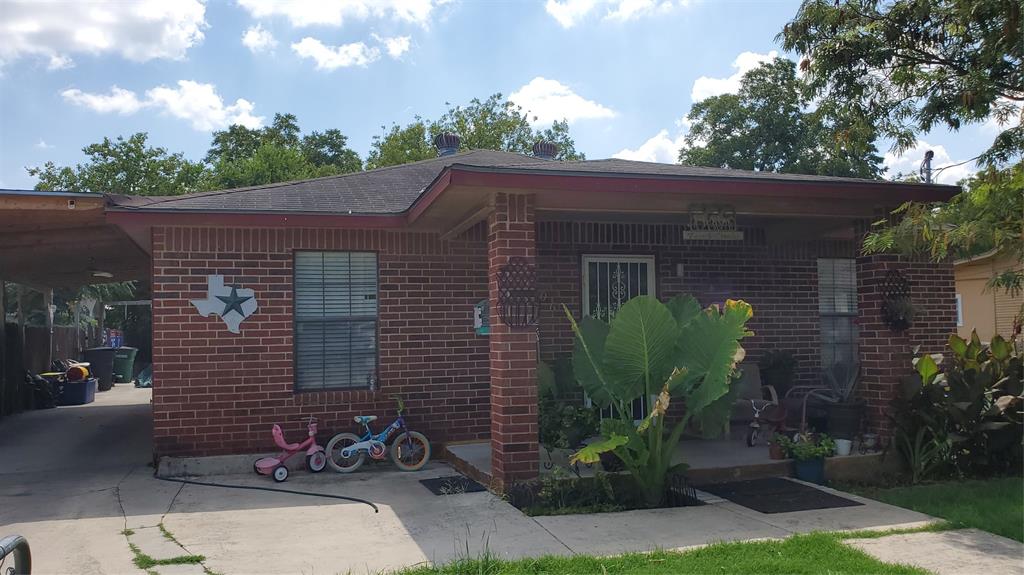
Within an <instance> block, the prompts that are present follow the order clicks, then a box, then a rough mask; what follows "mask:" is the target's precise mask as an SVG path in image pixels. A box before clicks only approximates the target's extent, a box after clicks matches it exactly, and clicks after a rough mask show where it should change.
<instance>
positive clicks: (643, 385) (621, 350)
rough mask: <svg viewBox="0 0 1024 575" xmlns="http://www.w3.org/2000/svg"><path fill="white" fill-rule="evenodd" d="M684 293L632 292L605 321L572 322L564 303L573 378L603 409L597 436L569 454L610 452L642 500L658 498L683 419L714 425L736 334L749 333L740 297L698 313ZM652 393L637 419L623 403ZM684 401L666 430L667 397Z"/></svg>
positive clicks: (736, 347) (734, 359)
mask: <svg viewBox="0 0 1024 575" xmlns="http://www.w3.org/2000/svg"><path fill="white" fill-rule="evenodd" d="M699 310H700V307H699V305H697V303H696V301H694V300H693V298H691V297H689V296H679V297H678V298H676V299H675V300H674V301H672V302H670V303H669V304H668V305H666V304H663V303H661V302H660V301H658V300H657V299H656V298H654V297H651V296H640V297H636V298H633V299H631V300H630V301H629V302H627V303H626V304H625V305H623V306H622V307H621V308H620V309H619V311H618V313H616V314H615V316H614V317H613V318H612V320H611V322H610V323H608V324H605V323H604V322H602V321H600V320H597V319H594V318H591V317H585V318H583V320H582V321H580V322H579V323H577V322H576V320H575V319H574V318H573V317H572V314H570V313H569V310H568V309H567V308H566V309H565V313H566V316H567V317H568V319H569V322H570V324H571V325H572V329H573V332H574V333H575V335H576V349H575V353H574V355H573V364H574V368H575V373H576V377H577V378H578V379H579V381H580V384H581V385H582V386H583V388H584V389H585V390H586V392H587V394H588V396H589V397H590V398H591V400H592V401H593V402H594V404H595V405H597V406H598V407H601V408H604V407H611V408H612V413H613V414H614V415H613V416H612V417H609V418H606V419H604V420H603V421H602V422H601V435H602V436H603V437H604V440H603V441H601V442H598V443H592V444H590V445H589V446H587V448H586V449H585V450H581V452H580V453H578V454H577V456H576V457H577V458H578V459H580V460H581V461H592V460H595V459H596V458H597V457H598V456H599V454H600V453H602V452H612V453H614V454H615V456H616V457H618V458H619V459H620V460H621V461H622V463H623V465H624V466H625V468H626V469H627V470H628V471H629V472H630V474H631V475H632V477H633V479H634V480H635V482H636V484H637V487H638V489H639V490H640V491H641V492H642V493H643V494H644V499H645V501H646V503H647V504H648V505H650V506H655V505H658V504H660V503H661V502H662V501H663V499H664V497H665V481H666V476H667V474H668V472H669V467H670V465H671V461H672V457H673V455H674V454H675V450H676V448H677V446H678V444H679V440H680V439H681V437H682V434H683V431H684V430H685V429H686V428H687V426H688V425H690V424H691V423H694V424H698V425H700V426H701V427H702V429H704V430H705V431H706V432H715V431H719V430H721V429H722V427H723V421H724V419H725V418H727V417H728V410H725V409H718V407H720V405H719V404H721V403H728V402H729V391H730V384H731V382H732V380H733V376H734V373H735V370H736V365H737V364H738V363H739V362H740V361H742V360H743V357H744V353H745V352H744V350H743V348H742V347H741V346H740V343H739V342H740V340H741V339H743V338H744V337H746V336H747V335H750V332H749V331H748V330H747V329H746V322H747V321H748V320H749V319H750V317H751V315H752V311H751V308H750V306H749V305H747V304H746V303H744V302H742V301H733V300H729V301H727V302H726V304H725V307H724V308H719V307H718V306H711V307H708V308H707V309H705V310H703V311H699ZM645 396H646V397H653V396H657V398H656V400H655V401H654V404H653V406H652V407H651V410H650V414H649V415H648V417H647V418H646V419H644V420H643V421H641V422H640V423H639V424H637V423H634V422H633V419H632V410H631V409H630V406H631V404H632V402H633V400H635V399H637V398H639V397H645ZM673 398H675V399H678V400H681V401H683V402H684V403H685V405H686V412H685V415H684V416H683V417H682V418H681V420H680V421H679V422H677V423H676V424H675V425H674V426H673V427H672V428H671V429H670V428H669V426H667V424H666V421H665V420H666V417H665V414H666V411H667V410H668V407H669V404H670V402H671V401H672V399H673Z"/></svg>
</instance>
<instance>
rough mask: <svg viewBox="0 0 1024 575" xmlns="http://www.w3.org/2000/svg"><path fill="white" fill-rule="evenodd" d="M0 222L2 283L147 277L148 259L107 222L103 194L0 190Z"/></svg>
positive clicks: (75, 283)
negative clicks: (105, 275)
mask: <svg viewBox="0 0 1024 575" xmlns="http://www.w3.org/2000/svg"><path fill="white" fill-rule="evenodd" d="M0 222H3V226H2V227H0V279H3V280H4V281H12V282H17V283H22V284H26V285H32V286H38V287H76V286H81V285H87V284H96V283H109V282H121V281H130V280H139V279H146V278H147V277H148V276H149V257H148V256H147V255H146V254H145V253H144V252H143V251H142V250H141V249H139V247H138V246H137V245H135V243H134V242H133V241H132V240H131V239H130V238H129V237H128V236H127V235H125V233H124V232H123V231H121V229H120V228H118V227H117V226H115V225H112V224H109V223H107V221H106V217H105V214H104V200H103V197H102V196H99V195H96V194H72V193H60V192H34V191H23V190H4V191H0ZM96 272H106V273H109V274H111V276H112V277H99V276H96V275H94V274H95V273H96Z"/></svg>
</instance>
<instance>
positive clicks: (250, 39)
mask: <svg viewBox="0 0 1024 575" xmlns="http://www.w3.org/2000/svg"><path fill="white" fill-rule="evenodd" d="M242 45H243V46H245V47H246V48H248V49H249V51H250V52H252V53H253V54H257V53H259V52H266V51H269V50H273V49H274V47H275V46H277V40H275V39H274V35H273V34H271V33H270V30H266V29H264V28H263V26H262V25H260V24H257V25H255V26H250V27H249V29H248V30H246V31H245V32H244V33H243V34H242Z"/></svg>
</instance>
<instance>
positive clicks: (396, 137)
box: [367, 93, 585, 168]
mask: <svg viewBox="0 0 1024 575" xmlns="http://www.w3.org/2000/svg"><path fill="white" fill-rule="evenodd" d="M448 106H449V108H448V110H447V111H446V112H445V113H444V114H443V115H441V117H440V118H439V119H438V120H437V121H433V122H432V121H430V120H424V119H422V118H419V117H417V118H416V121H415V122H413V123H412V124H409V125H408V126H406V127H404V128H400V127H399V126H397V125H393V126H392V127H391V129H390V130H388V131H387V132H386V133H385V134H384V135H383V136H379V137H374V139H373V143H372V144H371V149H370V154H369V156H368V157H367V167H374V168H380V167H384V166H394V165H398V164H405V163H408V162H415V161H418V160H424V159H428V158H433V157H436V155H437V153H436V152H435V151H434V148H433V138H434V137H435V136H437V135H439V134H443V133H445V132H451V133H454V134H458V135H459V137H460V138H461V140H462V142H461V148H462V149H464V150H501V151H505V152H517V153H520V154H532V153H533V144H534V143H536V142H537V141H538V140H547V141H550V142H553V143H555V144H557V145H558V155H557V156H556V159H559V160H582V159H584V158H585V156H584V155H583V154H581V153H578V152H577V151H576V144H575V142H574V141H573V139H572V137H571V136H570V135H569V124H568V122H565V121H561V122H555V123H553V124H552V125H551V127H549V128H546V129H543V130H539V129H534V128H533V127H532V126H531V125H530V119H529V116H528V115H527V114H526V113H524V112H523V109H522V108H520V107H519V106H517V105H516V104H515V103H513V102H510V101H508V100H506V99H505V98H504V97H503V96H502V95H501V94H500V93H499V94H494V95H492V96H490V97H489V98H487V99H486V100H480V99H479V98H473V99H472V100H470V102H469V104H468V105H467V106H465V107H463V106H451V104H448Z"/></svg>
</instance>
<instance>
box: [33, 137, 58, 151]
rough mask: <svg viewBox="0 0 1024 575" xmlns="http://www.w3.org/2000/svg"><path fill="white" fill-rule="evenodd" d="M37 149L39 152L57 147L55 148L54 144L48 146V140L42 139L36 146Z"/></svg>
mask: <svg viewBox="0 0 1024 575" xmlns="http://www.w3.org/2000/svg"><path fill="white" fill-rule="evenodd" d="M35 147H36V149H39V150H52V149H53V148H55V147H56V146H54V145H53V144H47V143H46V140H44V139H42V138H40V139H39V141H38V142H36V146H35Z"/></svg>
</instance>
